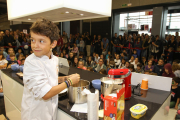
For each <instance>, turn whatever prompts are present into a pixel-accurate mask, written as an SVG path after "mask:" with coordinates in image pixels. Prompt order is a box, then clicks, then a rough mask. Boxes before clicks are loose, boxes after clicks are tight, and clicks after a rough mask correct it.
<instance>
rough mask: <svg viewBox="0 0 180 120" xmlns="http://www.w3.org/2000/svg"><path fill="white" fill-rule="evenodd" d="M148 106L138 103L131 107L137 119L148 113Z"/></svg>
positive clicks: (132, 113)
mask: <svg viewBox="0 0 180 120" xmlns="http://www.w3.org/2000/svg"><path fill="white" fill-rule="evenodd" d="M147 109H148V108H147V106H146V105H143V104H136V105H134V106H133V107H131V108H130V111H131V116H132V117H133V118H135V119H139V118H141V117H142V116H144V115H145V114H146V111H147Z"/></svg>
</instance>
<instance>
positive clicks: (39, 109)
mask: <svg viewBox="0 0 180 120" xmlns="http://www.w3.org/2000/svg"><path fill="white" fill-rule="evenodd" d="M23 83H24V91H23V97H22V103H21V119H22V120H56V113H57V105H58V95H56V96H54V97H52V98H50V99H48V100H44V99H43V98H42V97H43V96H44V95H45V94H46V93H48V91H49V90H50V89H51V88H52V87H53V86H56V85H58V58H57V57H56V56H54V55H51V59H49V58H48V57H47V56H42V57H36V56H35V55H34V53H33V54H31V55H30V56H28V57H27V58H26V60H25V63H24V70H23Z"/></svg>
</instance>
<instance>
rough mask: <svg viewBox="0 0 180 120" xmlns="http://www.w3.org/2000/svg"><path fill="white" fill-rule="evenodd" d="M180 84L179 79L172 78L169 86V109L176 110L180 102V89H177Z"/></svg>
mask: <svg viewBox="0 0 180 120" xmlns="http://www.w3.org/2000/svg"><path fill="white" fill-rule="evenodd" d="M179 83H180V78H178V77H173V79H172V85H171V102H170V108H175V109H178V104H179V100H180V88H179V87H178V85H179Z"/></svg>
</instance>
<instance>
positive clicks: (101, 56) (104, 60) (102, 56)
mask: <svg viewBox="0 0 180 120" xmlns="http://www.w3.org/2000/svg"><path fill="white" fill-rule="evenodd" d="M100 58H101V59H103V62H104V64H106V63H105V62H106V59H105V57H104V55H103V54H101V55H100Z"/></svg>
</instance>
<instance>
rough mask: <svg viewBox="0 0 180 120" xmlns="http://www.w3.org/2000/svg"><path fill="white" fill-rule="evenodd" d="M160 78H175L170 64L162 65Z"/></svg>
mask: <svg viewBox="0 0 180 120" xmlns="http://www.w3.org/2000/svg"><path fill="white" fill-rule="evenodd" d="M162 76H164V77H171V78H173V77H175V75H174V73H173V72H172V66H171V64H170V63H167V64H165V65H164V71H163V74H162Z"/></svg>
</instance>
